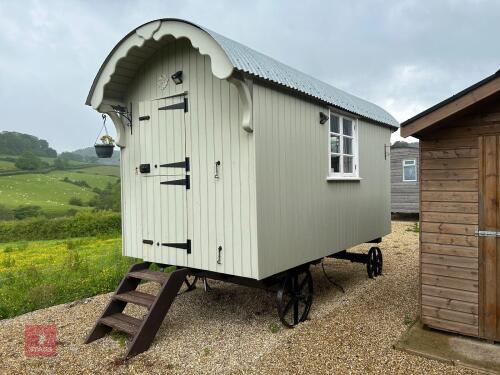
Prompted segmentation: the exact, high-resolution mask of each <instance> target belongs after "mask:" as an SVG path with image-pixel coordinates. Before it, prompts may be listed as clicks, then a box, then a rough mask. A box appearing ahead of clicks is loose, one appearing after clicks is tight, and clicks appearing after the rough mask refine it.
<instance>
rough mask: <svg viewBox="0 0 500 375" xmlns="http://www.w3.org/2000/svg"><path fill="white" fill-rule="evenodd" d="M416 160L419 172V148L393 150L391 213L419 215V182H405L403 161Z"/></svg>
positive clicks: (394, 148) (397, 148)
mask: <svg viewBox="0 0 500 375" xmlns="http://www.w3.org/2000/svg"><path fill="white" fill-rule="evenodd" d="M412 159H414V160H416V162H417V171H418V166H419V164H420V161H419V159H420V157H419V149H418V147H393V148H391V211H392V212H400V213H418V212H419V208H418V204H419V181H420V176H419V175H418V173H417V181H415V182H413V181H403V160H412Z"/></svg>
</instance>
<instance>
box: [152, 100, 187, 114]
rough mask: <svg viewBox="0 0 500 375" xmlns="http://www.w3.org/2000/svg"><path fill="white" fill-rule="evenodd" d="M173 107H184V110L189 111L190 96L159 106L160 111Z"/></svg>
mask: <svg viewBox="0 0 500 375" xmlns="http://www.w3.org/2000/svg"><path fill="white" fill-rule="evenodd" d="M171 109H183V110H184V112H187V111H188V98H184V100H183V101H182V102H179V103H175V104H170V105H166V106H164V107H160V108H158V111H168V110H171Z"/></svg>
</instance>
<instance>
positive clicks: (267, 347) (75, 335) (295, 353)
mask: <svg viewBox="0 0 500 375" xmlns="http://www.w3.org/2000/svg"><path fill="white" fill-rule="evenodd" d="M411 226H412V225H411V223H405V222H393V233H392V234H391V235H390V236H387V237H386V238H385V239H384V241H383V243H382V244H381V246H380V247H381V248H382V250H383V252H384V276H382V277H378V278H376V279H373V280H371V279H368V278H367V276H366V270H365V267H364V266H363V265H360V264H354V263H350V262H348V261H341V260H326V261H325V269H326V271H327V273H328V274H329V275H330V276H331V277H333V278H334V279H335V280H336V281H337V282H338V283H340V284H341V285H342V286H343V287H344V288H345V290H346V293H345V294H343V293H341V292H340V291H339V290H338V289H336V288H335V287H333V286H332V285H331V284H329V282H328V281H327V280H326V279H325V277H324V275H323V273H322V270H321V266H319V265H318V266H314V267H312V274H313V279H314V286H315V301H314V303H313V307H312V311H311V315H310V320H309V321H307V322H305V323H303V324H300V325H299V326H298V327H297V328H295V329H284V328H280V329H279V331H278V332H275V333H273V332H272V330H271V327H274V326H276V323H278V318H277V314H276V310H275V296H274V295H273V294H271V293H267V292H264V291H260V290H254V289H250V288H245V287H241V286H236V285H230V284H224V283H219V282H211V286H212V288H213V290H212V291H210V292H208V293H206V292H204V291H203V290H202V289H201V288H200V289H196V290H195V291H193V292H190V293H186V294H183V295H181V296H180V297H179V298H178V299H177V300H176V301H175V303H174V304H173V306H172V309H171V310H170V312H169V313H168V315H167V317H166V319H165V321H164V323H163V326H162V328H161V329H160V331H159V333H158V335H157V337H156V339H155V341H154V343H153V345H152V346H151V348H150V350H149V351H147V352H145V353H142V354H140V355H138V356H136V357H135V358H133V359H131V360H129V361H128V362H125V363H124V362H123V361H122V360H121V357H122V355H123V353H124V347H123V340H122V339H120V337H116V335H115V336H114V337H111V336H107V337H105V338H103V339H101V340H98V341H96V342H94V343H92V344H90V345H83V344H82V342H83V339H84V337H85V336H86V334H87V332H88V331H89V329H90V328H91V327H92V325H93V324H94V321H95V320H96V318H97V317H98V316H99V314H100V313H101V311H102V309H103V307H104V306H105V304H106V303H107V301H108V298H109V295H100V296H97V297H94V298H91V299H88V300H85V301H80V302H78V303H72V304H66V305H60V306H54V307H51V308H48V309H44V310H39V311H35V312H32V313H29V314H25V315H22V316H19V317H17V318H14V319H9V320H4V321H1V322H0V374H11V373H12V374H26V373H31V374H35V373H51V374H52V373H54V374H73V373H79V374H80V373H97V372H113V373H117V374H128V373H151V374H211V375H213V374H278V373H279V374H346V373H349V374H366V373H380V374H387V373H401V374H408V373H410V374H424V373H425V374H445V373H447V374H448V373H449V374H451V373H453V374H455V373H456V374H470V373H473V372H471V371H470V370H465V369H462V368H458V367H453V366H449V365H446V364H443V363H440V362H436V361H432V360H428V359H424V358H420V357H416V356H412V355H408V354H405V353H402V352H399V351H396V350H394V349H392V345H393V344H394V343H395V342H396V341H397V340H398V339H399V337H400V336H401V334H402V333H403V332H404V331H405V329H406V327H407V326H406V325H405V324H404V322H405V320H410V319H413V318H414V316H415V312H416V309H417V297H418V296H417V275H418V235H417V234H416V233H414V232H411V231H408V230H407V229H409V228H411ZM368 247H369V246H367V245H362V246H359V247H357V248H356V249H357V250H363V251H366V250H367V249H368ZM142 288H143V289H144V290H146V291H147V290H150V291H152V289H154V285H152V284H146V285H143V286H142ZM127 312H128V313H130V314H133V315H138V314H140V312H141V310H140V308H135V309H134V308H130V310H127ZM25 324H56V326H57V330H58V333H57V339H58V347H57V350H58V355H57V356H56V357H52V358H26V357H25V356H24V325H25ZM273 331H274V330H273Z"/></svg>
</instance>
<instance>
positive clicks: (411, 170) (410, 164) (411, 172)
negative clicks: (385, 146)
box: [403, 159, 417, 182]
mask: <svg viewBox="0 0 500 375" xmlns="http://www.w3.org/2000/svg"><path fill="white" fill-rule="evenodd" d="M403 181H405V182H415V181H417V161H416V160H415V159H409V160H403Z"/></svg>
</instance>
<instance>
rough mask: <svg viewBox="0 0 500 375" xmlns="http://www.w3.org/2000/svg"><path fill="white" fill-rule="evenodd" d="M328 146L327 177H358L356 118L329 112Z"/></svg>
mask: <svg viewBox="0 0 500 375" xmlns="http://www.w3.org/2000/svg"><path fill="white" fill-rule="evenodd" d="M328 147H329V148H328V156H329V161H328V163H329V166H330V174H329V178H330V179H349V178H358V177H359V168H358V159H359V158H358V124H357V121H356V119H353V118H350V117H346V116H342V115H339V114H336V113H330V128H329V142H328Z"/></svg>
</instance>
